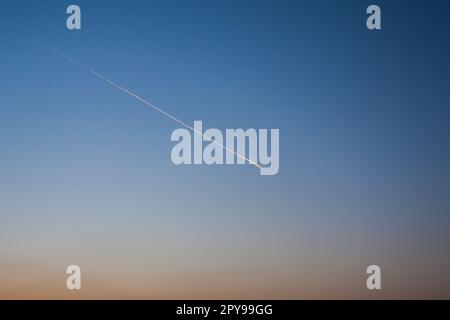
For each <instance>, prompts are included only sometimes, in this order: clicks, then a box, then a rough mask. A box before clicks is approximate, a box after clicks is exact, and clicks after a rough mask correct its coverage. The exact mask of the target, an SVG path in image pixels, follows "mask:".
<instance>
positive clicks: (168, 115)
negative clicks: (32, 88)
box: [52, 48, 262, 169]
mask: <svg viewBox="0 0 450 320" xmlns="http://www.w3.org/2000/svg"><path fill="white" fill-rule="evenodd" d="M52 51H53V52H55V53H57V54H58V55H60V56H61V57H63V58H65V59H67V60H69V61H70V62H72V63H73V64H75V65H77V66H79V67H80V68H82V69H84V70H86V71H88V72H90V73H92V74H93V75H95V76H97V77H98V78H100V79H102V80H103V81H105V82H107V83H109V84H110V85H112V86H113V87H115V88H117V89H119V90H120V91H122V92H125V93H126V94H128V95H129V96H131V97H133V98H135V99H137V100H139V101H140V102H142V103H143V104H145V105H146V106H148V107H150V108H152V109H153V110H156V111H158V112H159V113H161V114H163V115H164V116H166V117H168V118H170V119H172V120H174V121H176V122H178V123H179V124H181V125H182V126H183V127H185V128H187V129H189V130H191V131H192V132H194V133H196V134H198V135H200V136H202V137H203V138H204V139H206V140H207V141H211V142H212V143H214V144H216V145H218V146H219V147H221V148H223V149H225V150H226V151H228V152H231V153H233V154H235V155H236V156H238V157H239V158H241V159H244V160H247V161H248V162H249V163H250V164H253V165H254V166H256V167H258V168H260V169H262V167H261V166H260V165H259V164H257V163H256V162H254V161H252V160H250V159H248V158H246V157H245V156H243V155H241V154H240V153H238V152H236V151H234V150H232V149H230V148H228V147H226V146H224V145H223V144H221V143H219V142H217V141H216V140H213V139H211V138H210V137H208V136H206V135H204V134H203V133H202V132H200V131H198V130H196V129H195V128H194V127H191V126H190V125H188V124H186V123H184V122H183V121H181V120H180V119H178V118H176V117H174V116H172V115H171V114H169V113H167V112H166V111H164V110H162V109H161V108H159V107H157V106H155V105H154V104H153V103H151V102H148V101H147V100H145V99H144V98H141V97H140V96H138V95H137V94H135V93H133V92H131V91H130V90H128V89H126V88H124V87H122V86H121V85H118V84H117V83H115V82H114V81H112V80H109V79H108V78H106V77H105V76H102V75H101V74H100V73H98V72H96V71H94V70H92V69H91V68H89V67H87V66H85V65H84V64H81V63H79V62H78V61H76V60H75V59H72V58H71V57H69V56H67V55H65V54H64V53H62V52H61V51H58V50H56V49H53V48H52Z"/></svg>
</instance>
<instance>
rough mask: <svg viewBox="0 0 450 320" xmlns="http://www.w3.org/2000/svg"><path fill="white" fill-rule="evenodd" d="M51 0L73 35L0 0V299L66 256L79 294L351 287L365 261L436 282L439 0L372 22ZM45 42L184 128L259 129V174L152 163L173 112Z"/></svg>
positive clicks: (440, 181)
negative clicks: (276, 136) (24, 277)
mask: <svg viewBox="0 0 450 320" xmlns="http://www.w3.org/2000/svg"><path fill="white" fill-rule="evenodd" d="M73 3H76V4H78V5H79V6H80V7H81V10H82V30H81V31H69V30H67V29H66V27H65V20H66V17H67V15H66V13H65V11H66V7H67V6H68V5H69V4H72V2H69V1H4V2H2V5H1V7H0V43H1V50H0V72H1V79H2V82H1V86H0V150H1V161H0V283H1V282H2V281H3V288H2V286H1V285H0V297H7V296H8V294H10V295H14V294H13V293H11V292H12V291H11V290H12V289H11V288H22V287H21V286H23V287H24V288H25V287H26V288H28V289H27V290H31V291H30V292H28V294H29V296H31V297H40V296H41V295H40V294H41V291H38V290H39V288H41V287H45V286H49V283H50V286H51V288H54V289H49V292H50V293H49V296H52V297H65V296H64V295H65V294H67V293H66V292H65V291H64V290H63V289H60V288H59V286H60V284H59V282H58V281H60V280H59V279H60V278H59V277H61V275H58V272H59V271H60V270H63V271H64V267H65V266H67V265H69V264H72V263H75V264H80V265H81V266H82V268H83V267H84V268H85V269H86V270H89V271H90V272H91V273H89V272H87V274H91V275H92V274H94V275H95V277H94V276H91V277H92V279H91V280H90V281H91V288H93V289H91V291H90V292H91V294H93V296H95V297H109V296H108V294H111V295H112V296H114V297H122V296H131V297H146V298H149V297H150V298H151V297H182V298H183V297H188V298H189V297H235V298H242V297H243V298H251V297H267V298H274V297H284V298H302V297H306V298H314V297H321V296H323V295H324V296H327V295H328V296H339V295H344V296H346V297H366V296H367V294H368V293H367V290H365V288H363V287H361V284H363V283H364V278H365V273H364V272H365V267H366V266H367V265H369V264H379V265H380V266H382V267H383V268H384V269H383V270H385V271H384V272H385V273H384V274H385V275H386V279H387V280H386V281H390V282H387V283H389V285H388V286H387V287H386V289H385V291H383V294H384V297H408V296H414V297H428V296H430V297H440V296H443V295H444V296H445V297H447V298H448V297H450V287H449V285H448V281H447V282H445V281H442V279H445V278H446V279H448V278H450V272H449V270H450V259H449V255H448V243H450V230H449V228H450V227H449V222H450V200H449V199H450V197H449V191H450V141H449V138H450V127H449V118H450V117H449V116H450V104H449V101H450V99H449V95H450V90H449V89H450V88H449V87H450V72H449V71H450V59H449V57H450V45H449V39H450V34H449V33H450V32H449V28H448V24H449V19H448V12H449V10H450V5H449V4H448V2H447V1H376V3H377V4H378V5H379V6H380V7H381V8H382V28H383V29H382V30H381V31H368V30H367V29H366V28H365V19H366V17H367V15H366V14H365V9H366V7H367V6H368V5H369V4H371V3H369V2H368V1H356V0H355V1H251V0H246V1H219V0H214V1H197V0H196V1H166V0H165V1H114V2H113V1H76V2H73ZM50 48H56V49H58V50H60V51H62V52H64V53H66V54H68V55H70V56H72V57H74V58H75V59H77V60H79V61H80V62H82V63H84V64H86V65H88V66H90V67H92V68H93V69H95V70H97V71H99V72H100V73H102V74H104V75H106V76H107V77H109V78H111V79H112V80H114V81H116V82H117V83H119V84H121V85H123V86H125V87H127V88H129V89H131V90H132V91H133V92H136V93H138V94H139V95H141V96H143V97H145V98H148V99H149V100H150V101H152V102H153V103H155V104H157V105H159V106H161V107H163V108H164V109H165V110H167V111H169V112H171V113H172V114H174V115H176V116H177V117H179V118H180V119H182V120H183V121H185V122H187V123H191V124H192V123H193V121H194V120H202V121H203V125H204V127H206V128H210V127H215V128H220V129H225V128H279V129H280V171H279V173H278V174H277V175H275V176H260V175H259V171H258V170H255V168H253V167H252V166H206V165H205V166H175V165H173V164H172V162H171V161H170V150H171V147H172V146H173V144H172V143H171V142H170V134H171V132H172V131H173V130H174V129H176V128H177V127H179V126H178V125H177V124H176V123H175V122H172V121H170V120H169V119H167V118H164V117H163V116H161V115H160V114H158V113H156V112H154V111H153V110H151V109H148V108H146V107H145V106H143V105H142V104H140V103H139V102H138V101H136V100H133V99H132V98H130V97H129V96H127V95H124V94H123V93H121V92H120V91H118V90H116V89H114V88H112V87H111V86H109V85H108V84H106V83H104V82H102V81H101V80H99V79H98V78H95V77H93V76H92V75H91V74H89V73H87V72H86V71H83V70H81V69H80V68H77V67H76V66H74V65H73V64H70V63H68V62H67V61H66V60H64V59H62V58H61V57H59V56H57V55H55V54H54V53H53V52H52V51H51V50H50ZM29 266H34V267H33V270H35V271H34V273H33V276H32V280H30V281H34V282H32V283H33V284H34V285H32V286H31V287H32V289H30V286H28V285H27V283H26V282H23V281H22V282H20V281H19V282H18V280H17V279H16V278H20V277H19V274H20V272H21V271H20V270H26V269H27V268H28V267H29ZM105 266H106V267H105ZM41 269H42V270H46V271H43V272H42V273H40V272H39V271H38V270H41ZM49 270H51V272H50V271H49ZM105 270H106V271H105ZM14 272H16V273H17V275H16V274H15V273H14ZM47 272H48V274H47ZM109 273H113V274H115V275H119V276H118V277H117V279H118V280H115V281H116V282H114V281H110V278H108V276H107V275H109ZM42 274H46V276H45V277H44V276H43V275H42ZM105 274H107V275H105ZM217 275H221V277H222V278H221V279H222V280H217V281H216V282H215V285H214V286H212V285H211V283H210V282H209V281H208V280H210V279H216V278H214V277H215V276H217ZM62 277H64V274H62ZM134 277H136V279H139V280H136V279H135V278H134ZM411 278H414V279H416V282H415V286H414V285H410V287H409V289H408V290H407V284H408V282H409V280H410V279H411ZM174 279H176V280H177V281H175V280H174ZM103 280H104V281H103ZM102 281H103V282H102ZM172 281H174V282H172ZM125 283H126V284H125ZM193 283H196V285H193ZM109 286H111V287H109ZM411 286H412V287H411ZM116 287H120V288H122V289H121V290H122V291H120V292H119V291H118V290H116ZM33 288H34V289H33ZM343 288H345V290H344V289H343ZM17 290H19V289H17ZM24 290H25V289H24ZM32 290H36V292H34V291H32ZM52 290H53V291H52ZM7 292H9V293H7ZM17 292H18V293H17V297H22V296H21V293H20V292H21V291H17ZM22 292H23V291H22ZM83 294H86V295H89V294H90V293H89V291H88V290H87V291H86V292H84V293H83ZM24 295H25V294H24Z"/></svg>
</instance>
